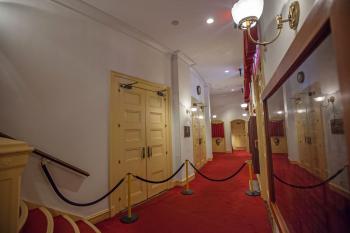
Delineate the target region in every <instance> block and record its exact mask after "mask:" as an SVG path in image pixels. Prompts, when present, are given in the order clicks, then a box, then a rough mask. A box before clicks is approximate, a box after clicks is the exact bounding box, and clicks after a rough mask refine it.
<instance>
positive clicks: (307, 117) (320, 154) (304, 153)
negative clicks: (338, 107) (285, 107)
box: [295, 83, 328, 179]
mask: <svg viewBox="0 0 350 233" xmlns="http://www.w3.org/2000/svg"><path fill="white" fill-rule="evenodd" d="M319 92H320V89H319V85H318V83H316V84H314V85H312V86H311V87H309V88H307V89H305V90H304V91H303V92H302V93H300V94H298V95H296V97H295V99H296V100H297V101H296V113H295V123H296V129H297V140H298V149H299V160H300V164H301V165H302V166H303V167H304V168H306V169H307V170H308V171H309V172H311V173H312V174H314V175H316V176H318V177H320V178H322V179H323V178H326V177H327V175H328V172H327V162H326V154H325V142H324V131H323V117H322V108H321V107H320V104H319V103H317V102H315V101H314V100H313V96H312V95H311V94H309V93H319Z"/></svg>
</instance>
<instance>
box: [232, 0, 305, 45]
mask: <svg viewBox="0 0 350 233" xmlns="http://www.w3.org/2000/svg"><path fill="white" fill-rule="evenodd" d="M263 9H264V0H239V1H237V2H236V3H235V4H234V5H233V7H232V10H231V13H232V18H233V20H234V22H235V23H236V24H237V25H238V27H239V28H240V29H241V30H247V31H248V36H249V39H250V40H251V41H252V42H254V43H255V44H258V45H268V44H271V43H273V42H274V41H275V40H277V38H278V37H279V36H280V34H281V31H282V28H283V23H289V27H290V28H291V29H293V30H296V29H297V27H298V23H299V16H300V6H299V2H298V1H294V2H292V3H291V5H290V6H289V13H288V19H282V15H277V16H276V18H275V19H276V23H277V34H276V36H275V38H273V39H272V40H271V41H269V42H260V41H257V40H255V39H254V38H253V37H252V35H251V33H250V29H251V28H253V27H254V26H255V25H256V23H257V22H258V20H259V18H260V16H261V14H262V12H263Z"/></svg>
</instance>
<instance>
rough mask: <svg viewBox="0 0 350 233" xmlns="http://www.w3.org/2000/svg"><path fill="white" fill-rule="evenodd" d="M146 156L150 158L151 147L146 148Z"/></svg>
mask: <svg viewBox="0 0 350 233" xmlns="http://www.w3.org/2000/svg"><path fill="white" fill-rule="evenodd" d="M147 154H148V158H151V157H152V147H150V146H148V147H147Z"/></svg>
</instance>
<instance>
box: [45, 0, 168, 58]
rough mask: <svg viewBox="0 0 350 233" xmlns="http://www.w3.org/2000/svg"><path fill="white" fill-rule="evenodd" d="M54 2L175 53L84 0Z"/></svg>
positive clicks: (147, 43) (54, 0) (166, 51)
mask: <svg viewBox="0 0 350 233" xmlns="http://www.w3.org/2000/svg"><path fill="white" fill-rule="evenodd" d="M51 1H52V2H54V3H56V4H58V5H61V6H63V7H66V8H68V9H70V10H73V11H75V12H77V13H79V14H82V15H84V16H87V17H88V18H90V19H92V20H94V21H96V22H98V23H101V24H103V25H105V26H108V27H110V28H112V29H114V30H116V31H118V32H121V33H123V34H125V35H127V36H130V37H131V38H133V39H135V40H137V41H139V42H142V43H144V44H145V45H147V46H150V47H152V48H154V49H156V50H158V51H160V52H162V53H166V54H168V53H173V50H171V49H170V48H168V47H167V46H165V45H163V44H161V43H160V42H158V41H156V40H155V39H154V38H152V37H150V36H148V35H147V34H145V33H143V32H142V31H140V30H138V29H136V28H135V27H133V26H131V25H129V24H127V23H125V22H123V21H122V20H120V19H118V18H116V17H114V16H112V15H110V14H107V13H106V12H104V11H102V10H100V9H98V8H96V7H94V6H92V5H90V4H88V3H86V2H84V1H82V0H51Z"/></svg>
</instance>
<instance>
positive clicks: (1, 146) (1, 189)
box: [0, 137, 33, 233]
mask: <svg viewBox="0 0 350 233" xmlns="http://www.w3.org/2000/svg"><path fill="white" fill-rule="evenodd" d="M32 150H33V148H32V147H30V146H28V145H27V144H26V143H25V142H21V141H16V140H11V139H7V138H1V137H0V232H3V233H16V232H17V231H18V229H17V227H18V220H19V206H20V195H21V176H22V172H23V169H24V167H25V166H26V164H27V161H28V157H29V155H30V153H31V152H32Z"/></svg>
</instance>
